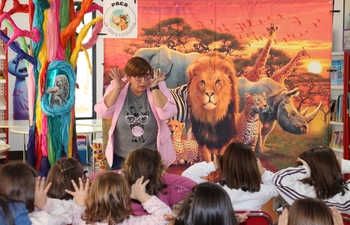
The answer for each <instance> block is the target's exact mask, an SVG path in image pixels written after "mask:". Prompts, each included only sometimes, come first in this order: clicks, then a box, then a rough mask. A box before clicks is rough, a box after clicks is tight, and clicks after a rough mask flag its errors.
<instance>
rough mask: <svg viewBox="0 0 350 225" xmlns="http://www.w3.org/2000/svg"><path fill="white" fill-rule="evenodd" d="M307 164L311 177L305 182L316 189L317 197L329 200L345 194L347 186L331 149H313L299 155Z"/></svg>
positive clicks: (323, 147)
mask: <svg viewBox="0 0 350 225" xmlns="http://www.w3.org/2000/svg"><path fill="white" fill-rule="evenodd" d="M299 158H300V159H303V160H305V161H306V162H307V164H308V165H309V167H310V170H311V176H310V178H308V179H305V180H304V181H305V182H307V183H309V184H310V185H312V186H313V187H314V190H315V193H316V197H317V198H321V199H328V198H331V197H333V196H334V195H336V194H338V193H342V194H343V195H344V194H345V190H346V186H345V180H344V178H343V175H342V174H341V169H340V165H339V162H338V160H337V158H336V156H335V154H334V152H333V150H332V149H331V148H330V147H327V146H319V147H316V148H311V149H309V150H307V151H305V152H303V153H301V154H300V155H299Z"/></svg>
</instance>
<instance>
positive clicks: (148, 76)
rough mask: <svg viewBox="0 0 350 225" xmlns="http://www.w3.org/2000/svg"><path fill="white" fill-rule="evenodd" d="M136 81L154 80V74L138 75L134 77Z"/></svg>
mask: <svg viewBox="0 0 350 225" xmlns="http://www.w3.org/2000/svg"><path fill="white" fill-rule="evenodd" d="M134 78H135V80H136V81H141V80H142V78H143V79H145V81H149V80H150V79H151V78H152V74H149V73H146V74H145V75H142V76H141V75H138V76H134Z"/></svg>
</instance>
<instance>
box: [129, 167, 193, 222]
mask: <svg viewBox="0 0 350 225" xmlns="http://www.w3.org/2000/svg"><path fill="white" fill-rule="evenodd" d="M162 180H163V183H164V184H166V185H167V187H166V188H164V189H163V190H162V191H163V192H159V193H158V196H157V197H158V198H159V199H160V200H161V201H162V202H164V203H165V204H166V205H168V206H169V207H170V208H171V209H173V206H174V205H175V204H176V203H178V202H179V201H181V200H183V199H185V198H186V197H187V195H188V194H190V193H191V192H192V188H193V187H194V186H195V185H197V183H196V182H194V181H193V180H191V179H189V178H187V177H183V176H180V175H176V174H170V173H164V174H163V177H162ZM131 207H132V209H133V211H134V213H133V214H134V215H135V216H143V215H147V214H148V213H147V211H146V210H145V209H144V208H143V207H142V205H141V204H140V203H136V202H131Z"/></svg>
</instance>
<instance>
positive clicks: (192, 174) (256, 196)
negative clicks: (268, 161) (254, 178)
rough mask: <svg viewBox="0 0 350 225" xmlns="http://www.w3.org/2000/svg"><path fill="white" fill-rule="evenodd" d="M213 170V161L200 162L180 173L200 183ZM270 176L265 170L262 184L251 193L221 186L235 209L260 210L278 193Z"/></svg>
mask: <svg viewBox="0 0 350 225" xmlns="http://www.w3.org/2000/svg"><path fill="white" fill-rule="evenodd" d="M213 171H215V166H214V163H213V162H209V163H208V162H200V163H196V164H193V165H192V166H190V167H189V168H187V169H186V170H185V171H184V172H183V173H182V176H185V177H188V178H190V179H192V180H194V181H195V182H197V183H202V182H208V180H205V179H202V177H205V176H208V175H209V174H210V173H211V172H213ZM272 176H273V173H272V172H270V171H268V170H265V172H264V173H263V175H262V176H261V179H262V182H263V184H261V185H260V191H258V192H253V193H252V192H248V191H243V190H242V189H231V188H229V187H227V185H224V186H223V188H224V190H225V191H226V192H227V194H228V195H229V196H230V199H231V202H232V206H233V209H234V210H236V211H245V210H261V207H262V206H263V205H264V204H265V203H266V202H268V201H269V200H270V199H271V198H273V197H276V196H277V194H278V193H277V191H276V189H275V188H274V186H273V184H272V182H271V178H272ZM218 185H220V184H218Z"/></svg>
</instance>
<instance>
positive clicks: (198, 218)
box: [174, 182, 237, 225]
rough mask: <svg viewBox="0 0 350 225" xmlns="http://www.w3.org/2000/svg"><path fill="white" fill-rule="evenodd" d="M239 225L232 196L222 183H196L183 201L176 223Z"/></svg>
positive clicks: (186, 224) (183, 224) (184, 224)
mask: <svg viewBox="0 0 350 225" xmlns="http://www.w3.org/2000/svg"><path fill="white" fill-rule="evenodd" d="M193 224H201V225H217V224H220V225H237V220H236V216H235V212H234V210H233V207H232V203H231V200H230V197H229V196H228V194H227V192H226V191H225V190H224V189H223V187H221V186H220V185H217V184H214V183H211V182H205V183H201V184H198V185H196V186H195V187H193V189H192V193H191V194H190V195H189V196H188V197H187V198H186V199H185V200H184V202H183V203H182V205H181V207H180V210H179V214H178V217H177V219H176V220H175V224H174V225H193Z"/></svg>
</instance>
